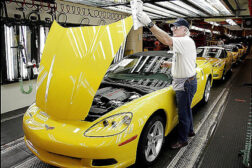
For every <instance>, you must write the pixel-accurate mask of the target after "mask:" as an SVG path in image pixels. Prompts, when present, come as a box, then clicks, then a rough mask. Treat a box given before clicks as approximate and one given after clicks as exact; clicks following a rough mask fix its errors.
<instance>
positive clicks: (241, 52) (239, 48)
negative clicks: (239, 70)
mask: <svg viewBox="0 0 252 168" xmlns="http://www.w3.org/2000/svg"><path fill="white" fill-rule="evenodd" d="M229 45H235V46H237V47H238V52H239V55H238V60H241V57H242V56H243V55H244V54H245V52H246V48H245V47H244V46H243V45H242V44H239V43H231V44H229Z"/></svg>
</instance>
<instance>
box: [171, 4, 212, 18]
mask: <svg viewBox="0 0 252 168" xmlns="http://www.w3.org/2000/svg"><path fill="white" fill-rule="evenodd" d="M172 3H174V4H176V5H178V6H180V7H181V8H180V10H181V9H183V8H186V9H187V10H189V11H191V13H192V12H194V13H196V14H198V15H200V16H208V15H206V14H205V13H203V12H201V11H199V10H197V9H195V8H193V7H191V6H189V5H187V4H186V3H184V2H182V1H172Z"/></svg>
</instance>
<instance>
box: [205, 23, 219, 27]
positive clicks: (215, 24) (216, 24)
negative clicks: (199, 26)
mask: <svg viewBox="0 0 252 168" xmlns="http://www.w3.org/2000/svg"><path fill="white" fill-rule="evenodd" d="M207 23H209V24H211V25H214V26H219V25H220V24H218V23H216V22H207Z"/></svg>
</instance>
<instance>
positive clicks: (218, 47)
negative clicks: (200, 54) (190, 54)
mask: <svg viewBox="0 0 252 168" xmlns="http://www.w3.org/2000/svg"><path fill="white" fill-rule="evenodd" d="M198 48H218V49H224V48H223V47H220V46H201V47H198Z"/></svg>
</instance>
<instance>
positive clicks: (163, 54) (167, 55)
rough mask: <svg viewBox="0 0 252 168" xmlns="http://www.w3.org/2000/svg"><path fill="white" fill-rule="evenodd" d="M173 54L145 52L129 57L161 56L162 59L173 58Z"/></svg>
mask: <svg viewBox="0 0 252 168" xmlns="http://www.w3.org/2000/svg"><path fill="white" fill-rule="evenodd" d="M172 55H173V54H172V53H171V52H168V51H145V52H138V53H134V54H131V55H129V56H161V57H169V58H171V57H172Z"/></svg>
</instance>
